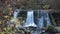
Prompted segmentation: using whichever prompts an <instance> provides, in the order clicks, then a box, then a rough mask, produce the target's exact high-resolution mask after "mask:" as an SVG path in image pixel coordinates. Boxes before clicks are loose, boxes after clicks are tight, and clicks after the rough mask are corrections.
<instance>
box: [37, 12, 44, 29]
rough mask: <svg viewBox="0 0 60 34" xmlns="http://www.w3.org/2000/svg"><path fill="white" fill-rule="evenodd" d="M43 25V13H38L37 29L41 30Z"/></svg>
mask: <svg viewBox="0 0 60 34" xmlns="http://www.w3.org/2000/svg"><path fill="white" fill-rule="evenodd" d="M43 25H44V24H43V12H42V11H38V27H40V28H42V27H43Z"/></svg>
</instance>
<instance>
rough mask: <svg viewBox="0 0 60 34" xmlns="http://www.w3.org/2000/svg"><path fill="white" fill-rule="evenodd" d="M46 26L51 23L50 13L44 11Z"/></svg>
mask: <svg viewBox="0 0 60 34" xmlns="http://www.w3.org/2000/svg"><path fill="white" fill-rule="evenodd" d="M43 18H44V26H46V27H47V26H49V25H50V24H51V23H50V19H49V15H48V12H44V17H43Z"/></svg>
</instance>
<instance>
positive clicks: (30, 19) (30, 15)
mask: <svg viewBox="0 0 60 34" xmlns="http://www.w3.org/2000/svg"><path fill="white" fill-rule="evenodd" d="M29 26H34V27H36V24H35V23H34V16H33V11H28V12H27V19H26V23H25V27H29Z"/></svg>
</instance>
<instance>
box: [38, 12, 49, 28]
mask: <svg viewBox="0 0 60 34" xmlns="http://www.w3.org/2000/svg"><path fill="white" fill-rule="evenodd" d="M38 14H39V18H38V20H39V22H38V27H40V28H42V27H45V26H46V27H47V26H48V25H50V19H49V15H48V12H44V11H40V12H38Z"/></svg>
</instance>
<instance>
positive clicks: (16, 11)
mask: <svg viewBox="0 0 60 34" xmlns="http://www.w3.org/2000/svg"><path fill="white" fill-rule="evenodd" d="M19 11H20V10H19V9H16V10H15V11H14V14H13V15H14V18H17V16H18V13H19Z"/></svg>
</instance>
